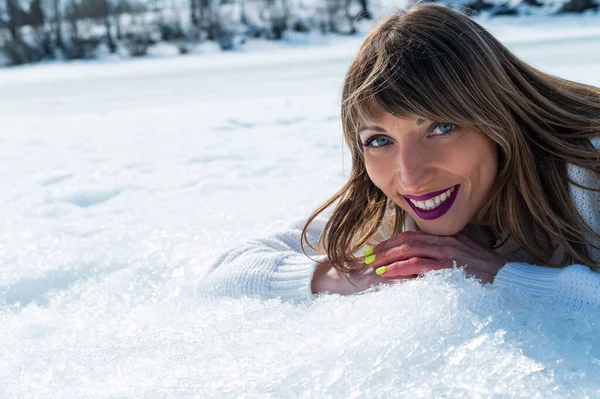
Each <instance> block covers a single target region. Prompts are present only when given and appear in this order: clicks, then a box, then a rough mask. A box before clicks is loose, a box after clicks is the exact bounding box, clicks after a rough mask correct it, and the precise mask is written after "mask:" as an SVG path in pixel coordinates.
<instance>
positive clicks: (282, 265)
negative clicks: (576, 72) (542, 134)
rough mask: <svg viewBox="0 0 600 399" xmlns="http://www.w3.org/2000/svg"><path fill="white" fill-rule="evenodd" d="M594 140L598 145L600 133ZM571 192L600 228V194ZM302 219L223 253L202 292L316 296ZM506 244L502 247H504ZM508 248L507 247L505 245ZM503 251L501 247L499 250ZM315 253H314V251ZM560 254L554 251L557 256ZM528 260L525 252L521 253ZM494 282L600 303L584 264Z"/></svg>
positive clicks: (582, 174) (590, 181)
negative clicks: (302, 240)
mask: <svg viewBox="0 0 600 399" xmlns="http://www.w3.org/2000/svg"><path fill="white" fill-rule="evenodd" d="M592 143H593V144H594V146H595V147H596V148H600V138H597V139H593V140H592ZM568 175H569V177H570V178H571V179H572V180H573V181H575V182H577V183H579V184H582V185H583V186H586V187H593V188H597V189H600V182H599V181H597V179H596V178H595V176H594V175H593V174H592V173H590V172H589V171H587V170H585V169H581V168H579V167H576V166H574V165H568ZM570 194H571V197H572V198H573V201H574V203H575V205H576V206H577V209H578V211H579V212H580V214H581V215H582V216H583V218H584V219H585V220H586V221H587V223H588V224H589V226H590V227H591V228H592V229H593V230H594V231H595V232H600V194H599V193H597V192H593V191H589V190H582V189H580V188H578V187H576V186H574V185H570ZM326 222H327V220H326V219H325V218H317V219H316V220H315V221H313V223H311V225H310V226H309V229H308V233H307V237H308V239H309V241H310V242H311V243H317V242H318V240H319V237H320V236H321V233H322V231H323V228H324V226H325V223H326ZM303 226H304V221H299V222H296V223H294V224H293V225H292V226H291V227H290V228H289V229H288V230H286V231H282V232H279V233H276V234H273V235H271V236H269V237H266V238H262V239H257V240H253V241H250V242H248V243H245V244H243V245H240V246H238V247H236V248H234V249H232V250H230V251H229V252H226V253H224V254H223V255H221V256H220V257H219V258H218V259H217V260H216V261H215V262H214V263H213V265H212V266H211V267H210V269H209V271H208V273H207V275H206V276H205V277H204V279H203V280H202V282H201V283H200V287H199V290H200V294H201V295H203V296H211V297H215V296H228V297H239V296H242V295H247V296H254V297H260V298H264V299H266V298H276V297H279V298H282V299H284V300H304V299H311V298H313V297H314V296H315V294H313V293H312V290H311V282H312V279H313V275H314V272H315V269H316V266H317V264H318V262H320V261H322V260H323V259H324V257H323V256H320V257H314V256H313V259H314V260H311V259H310V258H308V257H307V256H306V255H304V253H303V252H302V249H301V247H300V237H301V232H302V228H303ZM589 244H590V245H589V246H588V252H589V254H590V256H591V257H592V259H594V261H596V262H600V251H599V250H597V249H596V248H594V246H593V245H595V246H596V247H600V243H598V242H589ZM503 248H504V247H503ZM504 249H505V250H506V248H504ZM498 250H499V251H502V248H500V249H498ZM311 255H313V254H311ZM560 257H561V254H560V253H557V254H555V258H556V259H559V258H560ZM523 258H524V259H526V256H524V257H523ZM493 285H494V286H498V287H502V288H505V289H507V290H510V291H520V292H522V293H525V294H528V295H531V296H534V297H538V298H545V299H551V300H555V301H558V302H561V303H563V304H565V305H567V306H572V307H583V306H591V307H600V273H596V272H593V271H591V270H590V269H589V268H588V267H586V266H582V265H571V266H567V267H564V268H551V267H542V266H536V265H532V264H529V263H507V264H506V265H505V266H504V267H502V269H500V271H499V272H498V274H497V275H496V278H495V280H494V283H493Z"/></svg>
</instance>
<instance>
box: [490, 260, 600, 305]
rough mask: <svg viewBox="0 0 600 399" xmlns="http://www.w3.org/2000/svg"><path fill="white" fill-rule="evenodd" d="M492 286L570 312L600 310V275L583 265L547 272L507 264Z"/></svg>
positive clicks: (520, 265)
mask: <svg viewBox="0 0 600 399" xmlns="http://www.w3.org/2000/svg"><path fill="white" fill-rule="evenodd" d="M493 285H494V286H496V287H502V288H506V289H508V290H511V291H518V292H521V293H525V294H527V295H530V296H532V297H536V298H542V299H550V300H553V301H557V302H560V303H561V304H564V305H566V306H569V307H573V308H582V307H593V308H597V309H598V308H600V273H596V272H593V271H591V270H590V269H589V268H588V267H586V266H582V265H571V266H567V267H564V268H549V267H541V266H535V265H530V264H527V263H507V264H506V265H505V266H504V267H503V268H502V269H500V271H499V272H498V274H497V275H496V278H495V279H494V284H493Z"/></svg>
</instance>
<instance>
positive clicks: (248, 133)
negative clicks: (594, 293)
mask: <svg viewBox="0 0 600 399" xmlns="http://www.w3.org/2000/svg"><path fill="white" fill-rule="evenodd" d="M518 21H519V22H518V23H515V22H514V20H511V19H500V20H494V21H487V22H486V24H487V25H488V26H489V27H490V29H491V30H492V31H493V32H495V33H496V34H497V35H498V36H499V37H500V38H501V39H502V40H503V41H505V42H506V43H508V44H509V47H510V48H511V49H512V50H514V51H515V52H516V53H517V54H519V55H521V56H522V57H524V58H525V59H526V60H527V61H529V62H531V63H533V64H534V65H536V66H537V67H539V68H541V69H543V70H546V71H549V72H551V73H555V74H558V75H560V76H563V77H566V78H568V79H572V80H577V81H582V82H585V83H589V84H593V85H597V86H600V51H599V50H600V24H599V23H598V22H600V20H599V19H598V17H584V18H579V19H576V18H566V17H565V18H555V19H535V18H533V19H521V20H518ZM359 45H360V38H349V39H344V40H339V41H336V42H335V43H332V44H329V45H327V44H321V45H319V46H312V47H311V46H309V47H295V48H291V49H287V50H281V51H278V52H271V51H267V50H264V51H263V50H257V51H256V52H254V53H250V54H247V53H246V54H211V55H204V56H197V55H194V56H190V57H183V58H171V59H161V60H156V59H147V60H140V61H130V62H125V63H113V62H95V63H74V64H69V65H38V66H29V67H24V68H20V69H8V70H3V71H0V126H1V128H0V168H1V176H2V179H0V207H1V209H2V211H3V212H2V223H1V225H0V226H2V227H1V228H0V336H1V337H2V339H1V340H0V356H1V357H0V359H1V361H0V397H2V398H25V397H42V398H49V397H52V398H88V397H89V398H99V397H103V398H104V397H111V398H117V397H118V398H122V397H127V398H150V397H169V398H172V397H175V398H178V397H200V398H212V397H231V398H233V397H236V398H237V397H247V398H253V397H344V398H351V397H359V396H360V397H386V398H387V397H393V396H396V397H410V398H414V397H452V398H457V397H492V396H494V397H544V398H550V397H578V398H579V397H585V396H589V397H598V396H600V379H599V378H598V375H599V373H600V315H598V314H588V313H587V312H585V311H571V310H568V309H564V308H562V307H560V306H559V305H556V304H549V303H537V302H536V301H533V300H531V299H528V298H524V297H519V296H515V295H509V294H507V293H504V292H501V291H498V290H496V289H494V288H492V287H490V286H481V285H479V284H478V283H477V282H475V281H472V280H469V279H465V278H464V276H462V275H461V272H460V271H454V272H445V273H438V274H430V275H428V276H426V277H425V278H423V279H419V280H416V281H411V282H408V283H405V284H399V285H395V286H392V287H390V288H388V289H383V290H381V291H377V292H371V293H367V294H363V295H356V296H350V297H339V296H335V295H331V296H322V297H320V298H318V299H317V300H315V301H313V302H306V303H299V304H290V303H281V302H280V301H279V300H269V301H259V300H256V299H239V300H232V299H221V300H215V301H212V300H211V301H209V300H206V299H202V298H200V297H198V295H197V293H196V290H195V286H196V285H197V283H198V281H199V279H200V278H201V276H202V274H203V273H204V271H205V270H206V269H207V267H208V265H209V264H210V262H211V261H212V260H213V259H214V258H215V257H216V256H217V255H218V254H219V253H220V252H222V251H224V250H225V249H227V248H229V247H231V246H235V245H236V243H239V242H241V241H244V240H247V239H249V238H251V237H256V236H260V235H263V234H267V233H269V232H274V231H276V230H278V229H281V228H283V227H284V226H286V225H287V224H288V223H289V222H290V221H292V220H295V219H297V218H300V217H306V216H307V215H308V214H309V212H310V211H311V210H312V209H313V208H314V207H316V206H317V205H318V204H319V203H320V202H322V201H323V200H325V199H326V198H327V197H328V196H329V195H330V194H332V193H333V192H334V191H336V190H337V189H338V188H339V187H340V185H341V184H342V183H343V182H344V179H345V176H346V175H347V172H348V168H349V158H348V156H347V155H346V156H345V157H344V156H343V151H342V142H341V132H340V123H339V115H338V114H339V110H338V109H339V95H340V88H341V82H342V79H343V75H344V73H345V70H346V68H347V66H348V63H349V61H350V58H351V56H352V54H353V53H354V52H355V51H356V49H357V48H358V46H359Z"/></svg>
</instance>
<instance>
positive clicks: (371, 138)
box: [360, 122, 458, 148]
mask: <svg viewBox="0 0 600 399" xmlns="http://www.w3.org/2000/svg"><path fill="white" fill-rule="evenodd" d="M440 125H452V126H453V128H452V130H450V131H449V132H448V133H442V134H433V135H432V134H431V133H430V134H429V135H428V136H427V137H430V136H450V135H451V134H452V133H454V131H455V130H456V128H458V125H455V124H453V123H447V122H439V123H435V124H433V125H431V127H430V128H429V131H430V132H433V131H434V130H435V129H437V127H438V126H440ZM380 137H383V138H386V139H388V140H389V141H391V139H389V138H388V137H386V136H384V135H381V134H376V135H375V136H371V137H369V138H368V139H367V141H365V142H364V143H363V142H361V143H360V144H361V145H362V146H363V147H371V143H372V142H373V141H375V140H377V139H378V138H380ZM386 146H387V144H386V145H384V146H379V147H371V148H382V147H386Z"/></svg>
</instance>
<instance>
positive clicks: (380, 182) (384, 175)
mask: <svg viewBox="0 0 600 399" xmlns="http://www.w3.org/2000/svg"><path fill="white" fill-rule="evenodd" d="M364 162H365V169H366V171H367V174H368V175H369V178H370V179H371V181H372V182H373V184H375V185H376V186H377V187H378V188H379V189H380V190H381V191H383V192H384V193H385V194H386V195H388V194H389V193H390V192H391V185H392V181H393V172H392V168H391V167H390V165H389V163H387V162H385V161H384V159H382V158H381V157H370V156H368V155H367V154H365V158H364Z"/></svg>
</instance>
